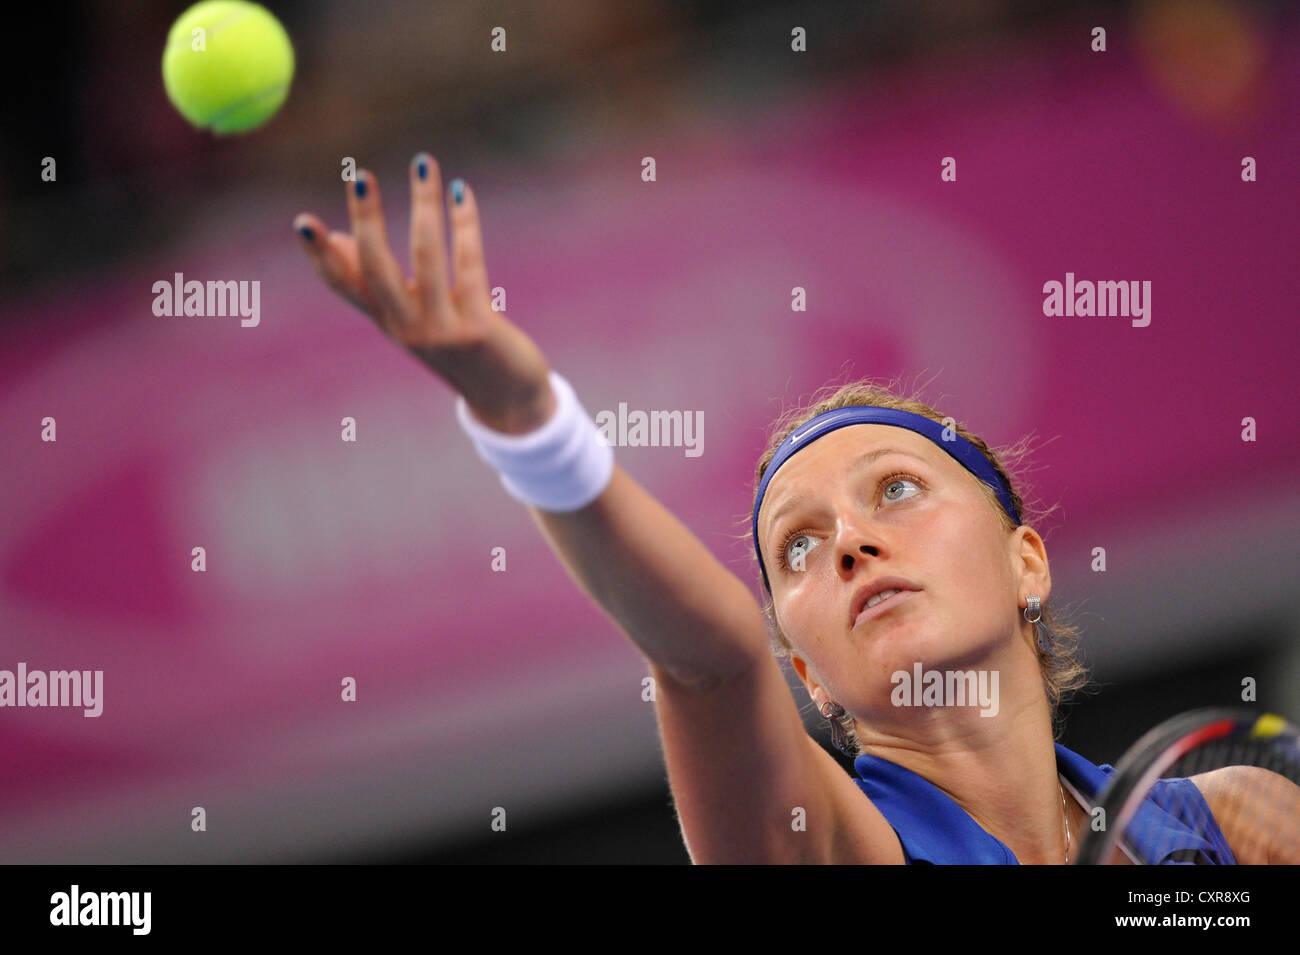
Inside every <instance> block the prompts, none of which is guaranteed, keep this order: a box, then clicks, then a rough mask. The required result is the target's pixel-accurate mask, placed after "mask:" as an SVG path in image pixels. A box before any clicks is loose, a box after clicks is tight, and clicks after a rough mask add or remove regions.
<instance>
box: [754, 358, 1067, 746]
mask: <svg viewBox="0 0 1300 955" xmlns="http://www.w3.org/2000/svg"><path fill="white" fill-rule="evenodd" d="M818 395H820V396H821V397H818V396H816V395H815V396H814V397H813V399H812V401H811V402H810V403H809V404H806V405H804V406H803V407H800V408H794V409H791V410H789V411H787V412H785V413H784V414H782V415H781V416H780V417H779V418H778V419H777V420H776V422H775V423H774V424H773V426H772V433H771V435H770V437H769V439H768V444H767V448H766V450H764V452H763V455H762V457H760V458H759V461H758V466H757V468H756V469H755V473H754V503H757V501H758V487H759V485H760V484H761V483H762V480H763V475H764V474H765V473H766V471H767V468H768V466H769V465H770V464H771V463H772V458H773V457H774V456H775V455H776V451H777V448H779V447H780V446H781V442H782V441H784V440H785V438H786V436H787V435H789V434H790V432H792V431H794V430H795V429H796V428H798V427H800V426H801V425H803V424H805V423H807V422H808V421H811V420H812V419H813V418H815V417H817V416H818V415H819V414H823V413H825V412H827V411H832V410H834V409H836V408H848V407H852V406H855V405H875V406H877V407H881V408H896V409H898V410H901V411H910V412H912V413H913V414H919V415H924V416H925V417H927V418H930V419H931V420H933V421H937V422H940V423H946V421H945V417H944V416H943V415H941V414H940V413H939V412H937V411H935V410H934V409H933V408H932V407H930V406H929V405H928V404H925V403H924V402H923V401H921V400H920V399H919V397H916V396H915V392H913V397H904V396H902V395H901V394H899V393H897V391H896V390H895V388H894V387H893V386H892V385H891V384H882V383H877V382H876V381H874V380H872V379H870V378H862V379H858V380H857V381H851V382H848V383H847V384H843V385H839V386H836V385H834V384H830V385H826V386H825V387H824V388H822V389H821V391H819V392H818ZM954 430H955V431H956V432H957V433H958V434H959V435H961V436H962V437H963V438H965V439H966V440H967V441H969V442H970V443H971V444H973V445H975V447H976V448H978V449H979V451H980V452H981V453H982V454H983V455H984V456H985V457H986V458H988V460H989V463H990V464H992V465H993V467H994V469H995V470H996V471H997V473H998V475H999V476H1000V477H1001V478H1002V480H1003V481H1005V482H1006V485H1007V488H1008V489H1009V490H1010V492H1011V500H1012V503H1013V504H1014V505H1015V508H1016V512H1017V513H1018V514H1020V516H1021V521H1022V522H1023V523H1025V524H1037V523H1039V522H1041V521H1043V520H1044V519H1045V518H1046V517H1047V516H1048V515H1050V514H1051V513H1052V512H1054V511H1055V510H1056V506H1055V505H1053V506H1052V507H1050V508H1046V509H1042V508H1038V507H1029V508H1028V509H1027V507H1026V503H1025V501H1024V499H1023V498H1022V496H1021V493H1020V491H1019V490H1018V489H1017V482H1016V481H1014V480H1013V479H1012V474H1011V469H1010V467H1009V465H1008V462H1015V464H1016V467H1017V468H1019V467H1020V466H1022V464H1023V460H1024V458H1025V456H1026V455H1027V453H1028V448H1029V444H1028V439H1025V438H1022V439H1021V440H1020V441H1018V442H1017V443H1016V444H1014V445H1012V446H1010V447H1008V448H1005V449H1003V450H1002V451H1000V452H999V451H995V450H994V449H992V448H990V447H989V446H988V444H986V443H985V441H984V439H983V438H981V437H980V436H979V435H977V434H974V433H973V432H971V431H968V430H967V429H966V428H964V427H963V426H961V425H960V424H957V425H955V428H954ZM979 484H980V487H981V488H982V489H983V491H984V496H985V498H986V499H987V500H988V502H989V506H990V507H992V508H993V510H994V511H995V512H996V513H997V515H998V517H999V519H1000V520H1001V522H1002V526H1003V527H1004V528H1005V529H1006V530H1007V531H1008V532H1010V531H1013V530H1015V528H1016V525H1015V524H1014V523H1013V522H1012V520H1011V516H1010V515H1009V514H1008V513H1007V512H1006V511H1005V510H1004V509H1003V507H1002V505H1001V503H1000V502H999V501H998V498H997V495H996V494H995V493H994V491H993V489H992V488H991V487H989V486H988V485H987V484H985V483H984V482H983V481H980V482H979ZM752 513H753V507H752V506H751V508H750V514H751V515H752ZM747 520H752V517H750V518H748V519H747ZM747 537H748V539H749V542H750V549H751V551H752V549H753V537H752V532H751V533H750V534H749V535H747ZM752 557H753V560H754V565H755V571H756V573H758V574H759V586H760V587H762V586H763V584H762V572H761V570H760V569H759V567H758V554H757V553H754V554H752ZM764 593H766V598H765V603H764V605H763V615H764V617H766V618H767V621H768V627H769V631H770V635H771V638H772V651H773V654H774V655H775V656H776V657H777V658H778V659H782V660H788V659H789V657H790V653H791V651H793V650H794V649H795V647H794V645H793V644H791V643H790V640H789V638H788V637H786V635H785V633H784V632H782V630H781V624H780V623H779V622H778V620H777V618H776V609H775V606H774V603H773V600H772V595H771V594H770V593H767V591H766V589H765V588H764ZM1065 616H1066V615H1065V614H1064V613H1063V612H1061V611H1060V610H1056V609H1053V607H1050V606H1049V605H1048V604H1047V603H1046V602H1044V603H1043V605H1042V623H1043V624H1045V625H1046V626H1047V627H1048V629H1049V630H1050V631H1051V634H1052V650H1051V652H1050V653H1049V652H1046V651H1044V650H1041V649H1038V644H1037V641H1035V643H1034V647H1035V652H1036V653H1037V654H1038V666H1039V670H1040V672H1041V673H1042V676H1043V690H1044V692H1045V694H1046V696H1047V702H1048V706H1049V707H1050V710H1051V714H1052V733H1053V738H1058V737H1059V735H1060V732H1061V729H1062V728H1063V719H1062V716H1061V704H1062V702H1064V701H1065V700H1066V699H1068V698H1069V696H1070V695H1071V694H1072V693H1074V692H1075V691H1077V690H1080V689H1082V688H1084V687H1085V686H1087V685H1088V682H1089V680H1088V671H1087V667H1086V666H1085V665H1084V663H1083V657H1082V648H1081V646H1080V643H1079V637H1080V628H1079V627H1078V626H1076V625H1075V624H1073V623H1072V622H1070V621H1069V620H1068V619H1066V618H1065ZM845 722H846V723H851V719H850V718H848V717H846V718H845ZM845 730H846V736H847V738H848V745H849V748H850V749H851V750H852V751H853V752H854V753H855V754H856V753H858V752H860V751H861V750H860V744H859V741H858V737H857V734H856V733H855V732H854V730H853V726H852V725H847V726H846V727H845Z"/></svg>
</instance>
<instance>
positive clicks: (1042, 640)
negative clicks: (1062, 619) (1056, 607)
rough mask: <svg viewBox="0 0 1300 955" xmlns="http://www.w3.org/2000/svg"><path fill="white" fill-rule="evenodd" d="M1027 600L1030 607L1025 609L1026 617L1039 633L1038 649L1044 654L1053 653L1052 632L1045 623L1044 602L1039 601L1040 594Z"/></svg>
mask: <svg viewBox="0 0 1300 955" xmlns="http://www.w3.org/2000/svg"><path fill="white" fill-rule="evenodd" d="M1027 599H1028V602H1029V606H1028V607H1026V608H1025V609H1024V616H1025V619H1026V620H1028V621H1029V622H1030V623H1032V624H1033V625H1034V628H1035V629H1036V630H1037V631H1038V649H1040V650H1042V651H1043V652H1044V653H1051V652H1052V631H1051V630H1049V629H1047V624H1045V623H1043V604H1042V601H1041V600H1039V599H1038V594H1030V595H1029V597H1028V598H1027Z"/></svg>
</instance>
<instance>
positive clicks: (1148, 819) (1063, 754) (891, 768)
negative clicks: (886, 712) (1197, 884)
mask: <svg viewBox="0 0 1300 955" xmlns="http://www.w3.org/2000/svg"><path fill="white" fill-rule="evenodd" d="M1055 746H1056V767H1057V770H1058V771H1059V772H1060V774H1061V775H1062V776H1064V777H1065V778H1066V779H1068V780H1069V781H1070V782H1071V783H1072V784H1073V785H1074V787H1075V788H1076V789H1077V790H1079V792H1080V793H1081V794H1082V795H1083V796H1084V797H1085V798H1086V799H1088V800H1090V801H1091V800H1095V799H1096V797H1097V794H1098V793H1099V792H1100V791H1101V790H1102V789H1103V788H1104V787H1105V785H1106V780H1107V779H1108V778H1109V777H1110V776H1112V775H1114V773H1115V768H1114V767H1113V766H1111V765H1110V764H1106V765H1103V766H1094V765H1093V764H1092V763H1090V762H1088V761H1087V760H1086V759H1084V758H1083V757H1082V756H1080V755H1079V754H1078V753H1075V752H1073V751H1072V750H1068V749H1066V748H1065V747H1064V746H1062V745H1061V744H1060V743H1056V744H1055ZM853 769H854V772H856V774H857V777H856V779H855V780H854V781H855V782H856V783H857V784H858V788H859V789H861V790H862V791H863V792H864V793H866V794H867V796H868V798H870V799H871V801H872V803H874V804H875V806H876V808H877V809H879V810H880V812H881V814H882V815H884V817H885V819H886V820H888V822H889V824H890V825H891V826H892V827H893V829H894V832H896V833H897V834H898V840H899V842H900V843H902V846H903V858H904V859H906V860H907V864H908V865H912V864H913V863H920V864H923V865H1019V860H1017V859H1016V856H1015V853H1013V852H1012V851H1011V850H1010V849H1008V848H1007V847H1006V846H1005V845H1004V844H1003V843H1002V841H1001V840H1000V839H997V838H996V837H994V836H992V835H990V834H989V833H988V832H987V831H986V830H985V829H984V827H983V826H981V825H980V824H979V823H978V822H976V821H975V820H974V819H973V818H971V816H970V814H969V813H968V812H966V810H964V809H962V808H961V806H959V805H957V803H955V802H953V800H952V799H951V798H949V796H948V795H947V794H946V793H944V792H943V790H941V789H939V788H938V787H937V786H935V785H934V784H933V783H931V782H929V781H928V780H926V779H924V778H922V777H921V776H918V775H917V774H916V773H914V772H912V771H911V770H910V769H904V768H903V767H902V766H899V765H897V764H895V763H891V762H889V760H886V759H881V758H880V757H879V756H870V755H868V754H866V753H863V754H862V755H861V756H858V757H857V758H856V759H854V761H853ZM1144 817H1145V818H1144ZM1136 821H1137V823H1138V825H1136V826H1131V827H1130V830H1129V831H1130V833H1132V834H1133V839H1134V842H1135V844H1134V846H1133V848H1134V849H1135V850H1136V851H1137V852H1138V853H1139V854H1140V855H1141V857H1142V858H1143V859H1145V860H1146V861H1147V862H1148V864H1153V865H1236V864H1237V860H1236V858H1235V857H1234V856H1233V854H1232V849H1231V848H1230V847H1229V846H1228V841H1227V840H1226V839H1225V838H1224V837H1223V833H1222V832H1221V831H1220V830H1219V827H1218V825H1217V824H1216V823H1215V821H1214V817H1213V816H1212V815H1211V814H1210V807H1209V805H1208V804H1207V803H1206V801H1205V798H1204V797H1203V796H1202V795H1201V792H1200V790H1199V789H1197V788H1196V784H1195V783H1193V782H1191V781H1190V780H1188V779H1162V780H1158V781H1157V782H1156V784H1155V786H1154V787H1153V789H1152V791H1151V794H1150V795H1149V796H1148V797H1147V799H1146V801H1145V802H1144V803H1143V804H1142V805H1141V807H1139V809H1138V812H1137V816H1136ZM1187 822H1191V823H1192V824H1193V825H1194V827H1195V829H1193V828H1189V827H1188V825H1187ZM1157 843H1158V847H1157ZM1157 857H1158V858H1157Z"/></svg>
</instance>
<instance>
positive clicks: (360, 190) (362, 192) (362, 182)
mask: <svg viewBox="0 0 1300 955" xmlns="http://www.w3.org/2000/svg"><path fill="white" fill-rule="evenodd" d="M356 192H357V198H358V199H364V198H365V197H366V178H365V176H358V177H357V181H356Z"/></svg>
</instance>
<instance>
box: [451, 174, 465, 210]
mask: <svg viewBox="0 0 1300 955" xmlns="http://www.w3.org/2000/svg"><path fill="white" fill-rule="evenodd" d="M451 198H452V199H454V200H455V202H456V205H460V204H461V203H462V202H464V201H465V181H464V180H463V179H453V180H452V181H451Z"/></svg>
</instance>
